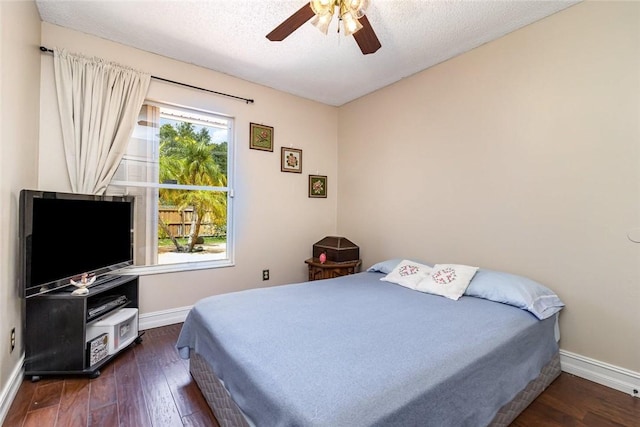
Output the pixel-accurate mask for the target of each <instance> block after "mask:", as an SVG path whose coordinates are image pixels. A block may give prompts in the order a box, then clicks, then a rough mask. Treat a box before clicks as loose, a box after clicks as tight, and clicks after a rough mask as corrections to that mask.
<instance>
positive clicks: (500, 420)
mask: <svg viewBox="0 0 640 427" xmlns="http://www.w3.org/2000/svg"><path fill="white" fill-rule="evenodd" d="M189 370H190V372H191V375H192V376H193V378H194V379H195V381H196V383H197V384H198V387H199V388H200V390H201V391H202V394H203V395H204V397H205V399H206V401H207V403H208V404H209V406H210V407H211V410H212V411H213V413H214V415H215V417H216V419H217V420H218V423H219V424H220V427H251V426H250V424H249V423H248V422H247V420H246V418H245V417H244V415H243V414H242V411H241V410H240V408H238V406H237V405H236V403H235V402H234V401H233V399H231V396H229V393H228V392H227V389H226V388H225V387H224V385H223V384H222V382H221V381H220V380H219V379H218V377H217V376H216V374H214V373H213V370H212V369H211V367H210V366H209V365H208V364H207V362H206V361H205V359H204V358H203V357H202V356H200V355H199V354H198V353H196V352H194V351H192V352H191V355H190V356H189ZM559 375H560V353H559V352H557V353H556V354H555V355H554V356H553V358H552V359H551V361H549V363H547V364H546V365H545V366H544V367H543V368H542V371H541V372H540V375H538V377H537V378H535V379H533V380H532V381H530V382H529V384H527V386H526V387H525V388H524V389H523V390H521V391H520V392H519V393H518V394H517V395H516V396H515V397H514V398H513V400H511V402H509V403H507V404H506V405H504V406H503V407H502V408H501V409H500V410H499V411H498V413H497V414H496V416H495V417H494V419H493V421H491V423H490V424H489V426H490V427H506V426H508V425H509V424H511V422H512V421H513V420H515V419H516V418H517V417H518V415H520V413H521V412H522V411H524V409H525V408H526V407H527V406H529V404H530V403H531V402H533V401H534V400H535V399H536V397H538V396H539V395H540V394H541V393H542V392H543V391H544V390H545V389H546V388H547V387H548V386H549V385H550V384H551V383H552V382H553V381H554V380H555V379H556V378H557V377H558V376H559Z"/></svg>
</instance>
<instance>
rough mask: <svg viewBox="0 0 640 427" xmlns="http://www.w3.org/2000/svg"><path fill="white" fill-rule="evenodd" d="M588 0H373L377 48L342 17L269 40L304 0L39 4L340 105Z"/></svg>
mask: <svg viewBox="0 0 640 427" xmlns="http://www.w3.org/2000/svg"><path fill="white" fill-rule="evenodd" d="M579 1H580V0H571V1H569V0H563V1H558V0H545V1H542V0H533V1H530V0H506V1H498V0H447V1H445V0H370V5H369V8H368V10H367V17H368V19H369V21H370V22H371V26H372V27H373V29H374V31H375V32H376V35H377V36H378V39H379V40H380V42H381V44H382V48H380V50H378V51H377V52H376V53H374V54H370V55H363V54H362V53H361V52H360V49H359V48H358V45H357V44H356V42H355V40H354V39H353V37H344V36H343V35H342V34H340V35H339V34H337V33H336V22H333V23H332V26H331V27H330V28H329V35H324V34H322V33H321V32H320V31H319V30H317V29H316V28H315V27H314V26H313V25H311V24H310V23H309V22H307V23H305V24H303V25H302V26H301V27H300V28H299V29H298V30H296V31H295V32H294V33H293V34H291V35H290V36H289V37H287V38H286V39H284V40H283V41H281V42H271V41H269V40H267V38H266V37H265V36H266V35H267V34H268V33H269V32H270V31H271V30H272V29H273V28H275V27H276V26H277V25H279V24H280V23H281V22H282V21H284V20H285V19H286V18H288V17H289V16H290V15H291V14H293V13H294V12H296V11H297V10H298V9H300V7H302V6H303V5H304V4H305V0H200V1H187V0H170V1H169V0H127V1H114V0H93V1H86V0H76V1H69V0H36V4H37V7H38V10H39V12H40V17H41V19H42V20H43V21H45V22H49V23H52V24H56V25H59V26H62V27H66V28H70V29H73V30H76V31H80V32H83V33H87V34H91V35H95V36H98V37H101V38H104V39H107V40H112V41H115V42H118V43H122V44H125V45H128V46H132V47H135V48H138V49H142V50H145V51H148V52H153V53H156V54H159V55H163V56H166V57H169V58H174V59H177V60H180V61H183V62H187V63H191V64H196V65H199V66H202V67H205V68H209V69H212V70H215V71H219V72H222V73H225V74H229V75H232V76H235V77H239V78H241V79H244V80H248V81H251V82H254V83H258V84H261V85H264V86H268V87H271V88H274V89H277V90H280V91H283V92H287V93H291V94H294V95H297V96H301V97H304V98H308V99H311V100H315V101H318V102H322V103H324V104H328V105H334V106H340V105H343V104H345V103H347V102H349V101H352V100H354V99H356V98H359V97H361V96H363V95H366V94H368V93H371V92H373V91H375V90H377V89H380V88H382V87H385V86H387V85H389V84H392V83H394V82H396V81H398V80H400V79H402V78H404V77H407V76H410V75H412V74H415V73H417V72H419V71H422V70H424V69H426V68H429V67H431V66H433V65H435V64H438V63H440V62H443V61H446V60H447V59H449V58H452V57H454V56H456V55H459V54H461V53H463V52H466V51H468V50H471V49H473V48H475V47H477V46H480V45H482V44H484V43H487V42H489V41H491V40H494V39H496V38H498V37H501V36H503V35H505V34H507V33H509V32H511V31H514V30H517V29H518V28H521V27H523V26H525V25H528V24H530V23H533V22H535V21H538V20H540V19H542V18H544V17H546V16H549V15H551V14H553V13H556V12H558V11H560V10H562V9H565V8H567V7H569V6H571V5H573V4H576V3H578V2H579ZM334 21H336V20H335V19H334ZM47 47H49V48H53V47H57V48H65V46H47ZM144 71H148V72H152V73H153V74H154V75H156V76H158V77H166V76H162V72H161V70H144ZM182 81H183V82H184V83H189V81H188V77H187V76H185V77H184V79H182ZM218 89H220V88H218Z"/></svg>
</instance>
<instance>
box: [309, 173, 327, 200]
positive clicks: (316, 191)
mask: <svg viewBox="0 0 640 427" xmlns="http://www.w3.org/2000/svg"><path fill="white" fill-rule="evenodd" d="M309 197H318V198H326V197H327V177H326V176H324V175H309Z"/></svg>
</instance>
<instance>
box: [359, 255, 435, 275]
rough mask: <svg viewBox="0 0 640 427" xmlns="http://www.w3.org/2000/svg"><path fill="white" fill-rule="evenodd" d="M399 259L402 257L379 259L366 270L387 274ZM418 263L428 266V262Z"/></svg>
mask: <svg viewBox="0 0 640 427" xmlns="http://www.w3.org/2000/svg"><path fill="white" fill-rule="evenodd" d="M401 261H402V258H393V259H388V260H386V261H380V262H378V263H376V264H373V265H372V266H371V267H369V268H367V271H370V272H373V273H384V274H389V273H391V271H392V270H393V269H394V268H396V266H397V265H398V264H400V262H401ZM414 262H418V261H414ZM420 264H424V265H426V266H428V267H430V265H429V264H426V263H424V262H421V263H420Z"/></svg>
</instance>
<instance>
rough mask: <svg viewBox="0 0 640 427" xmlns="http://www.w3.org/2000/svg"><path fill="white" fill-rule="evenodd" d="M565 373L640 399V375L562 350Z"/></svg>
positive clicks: (561, 357) (561, 358)
mask: <svg viewBox="0 0 640 427" xmlns="http://www.w3.org/2000/svg"><path fill="white" fill-rule="evenodd" d="M560 366H561V368H562V370H563V371H564V372H567V373H569V374H573V375H576V376H578V377H581V378H584V379H587V380H589V381H593V382H594V383H598V384H601V385H604V386H607V387H610V388H612V389H615V390H618V391H621V392H623V393H627V394H630V395H631V396H634V397H639V398H640V373H638V372H634V371H630V370H628V369H624V368H620V367H618V366H614V365H610V364H608V363H605V362H600V361H599V360H595V359H590V358H588V357H585V356H581V355H579V354H575V353H571V352H570V351H566V350H560Z"/></svg>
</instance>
